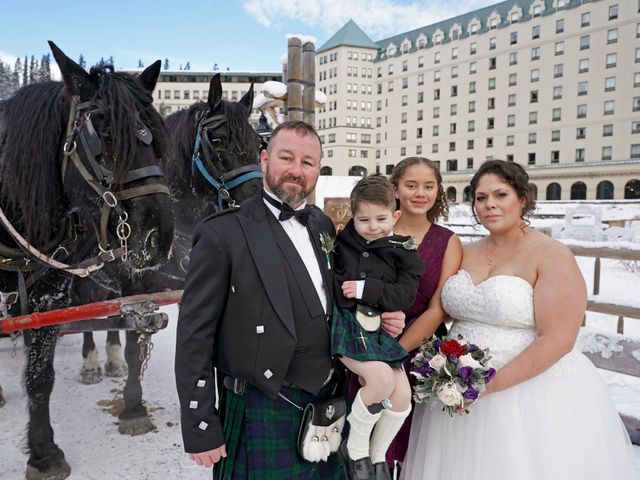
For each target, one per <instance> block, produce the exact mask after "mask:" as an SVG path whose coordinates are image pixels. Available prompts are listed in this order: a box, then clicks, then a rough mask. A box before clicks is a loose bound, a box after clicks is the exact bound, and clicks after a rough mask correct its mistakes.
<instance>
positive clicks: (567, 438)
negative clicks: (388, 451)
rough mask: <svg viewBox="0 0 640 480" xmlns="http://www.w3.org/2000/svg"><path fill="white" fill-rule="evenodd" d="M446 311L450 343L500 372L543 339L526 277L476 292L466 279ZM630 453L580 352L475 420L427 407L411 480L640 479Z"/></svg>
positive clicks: (450, 285) (417, 425) (494, 398)
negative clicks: (467, 345)
mask: <svg viewBox="0 0 640 480" xmlns="http://www.w3.org/2000/svg"><path fill="white" fill-rule="evenodd" d="M442 305H443V307H444V309H445V310H446V311H447V313H448V314H449V315H450V316H451V318H453V319H455V320H454V322H453V326H452V329H451V331H450V333H449V336H450V337H451V338H455V337H456V335H458V334H462V336H463V337H464V338H465V340H467V341H469V342H471V343H475V344H477V345H478V346H480V348H486V347H488V348H489V349H490V353H491V355H492V357H493V359H492V361H493V366H494V367H495V368H496V369H497V370H499V369H500V368H501V367H502V366H504V365H505V364H506V363H507V362H509V361H510V360H511V359H512V358H514V357H515V356H516V355H517V354H518V353H519V352H520V351H522V350H523V349H524V348H525V347H526V346H527V345H528V344H529V343H531V341H532V340H533V339H534V338H535V337H536V330H535V321H534V315H533V288H532V287H531V285H530V284H529V283H528V282H527V281H525V280H524V279H522V278H520V277H515V276H507V275H499V276H495V277H490V278H488V279H487V280H485V281H483V282H481V283H480V284H478V285H474V284H473V281H472V279H471V277H470V276H469V274H468V273H467V272H465V271H464V270H461V271H459V272H458V273H457V274H456V275H454V276H452V277H451V278H449V280H447V282H446V283H445V285H444V288H443V291H442ZM558 321H562V319H560V318H559V319H558ZM630 445H631V444H630V442H629V437H628V435H627V433H626V431H625V430H624V426H623V424H622V421H621V420H620V417H619V416H618V414H617V412H616V410H615V408H614V405H613V402H612V400H611V397H610V395H609V392H608V390H607V387H606V385H605V383H604V382H603V381H602V379H601V378H600V376H599V374H598V372H597V370H596V369H595V367H594V366H593V364H592V363H591V362H590V361H589V359H588V358H587V357H585V356H584V355H583V354H582V353H580V352H579V351H578V350H573V351H572V352H570V353H568V354H567V355H565V356H564V357H563V358H561V359H560V360H559V361H558V362H557V363H556V364H555V365H554V366H553V367H551V368H550V369H549V370H547V371H545V372H544V373H542V374H540V375H538V376H536V377H534V378H532V379H530V380H528V381H526V382H523V383H521V384H518V385H515V386H513V387H511V388H508V389H506V390H503V391H501V392H497V393H493V394H490V395H487V396H486V397H483V398H481V399H479V400H478V401H477V402H476V403H475V404H474V405H472V407H471V413H470V414H469V415H463V416H455V417H453V418H451V417H449V415H447V414H446V413H445V412H443V411H442V410H441V409H440V408H439V407H433V408H432V407H431V406H429V405H424V404H418V405H417V406H416V408H415V412H414V416H413V423H412V424H411V438H410V440H409V450H408V452H407V457H406V459H405V460H406V462H405V465H404V468H403V472H402V477H401V478H404V480H431V479H433V480H454V479H455V480H458V479H460V478H473V479H477V480H592V479H593V480H596V479H597V480H609V479H611V480H623V479H625V480H627V479H628V480H631V479H640V475H639V473H638V472H637V471H636V470H635V467H634V466H633V452H632V449H631V447H630Z"/></svg>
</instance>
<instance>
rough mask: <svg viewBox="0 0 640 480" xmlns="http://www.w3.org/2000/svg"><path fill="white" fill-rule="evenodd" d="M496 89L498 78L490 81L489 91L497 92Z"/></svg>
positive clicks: (492, 78)
mask: <svg viewBox="0 0 640 480" xmlns="http://www.w3.org/2000/svg"><path fill="white" fill-rule="evenodd" d="M495 89H496V77H491V78H490V79H489V90H495Z"/></svg>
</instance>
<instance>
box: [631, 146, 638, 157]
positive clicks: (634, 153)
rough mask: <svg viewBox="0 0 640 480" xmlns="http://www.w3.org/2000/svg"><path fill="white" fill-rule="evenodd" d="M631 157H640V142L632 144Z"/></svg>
mask: <svg viewBox="0 0 640 480" xmlns="http://www.w3.org/2000/svg"><path fill="white" fill-rule="evenodd" d="M631 158H640V143H635V144H633V145H631Z"/></svg>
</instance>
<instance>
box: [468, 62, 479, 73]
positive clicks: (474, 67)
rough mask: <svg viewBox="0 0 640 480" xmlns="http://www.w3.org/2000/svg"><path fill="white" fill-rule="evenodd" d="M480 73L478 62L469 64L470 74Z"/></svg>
mask: <svg viewBox="0 0 640 480" xmlns="http://www.w3.org/2000/svg"><path fill="white" fill-rule="evenodd" d="M477 71H478V63H477V62H471V63H470V64H469V73H476V72H477Z"/></svg>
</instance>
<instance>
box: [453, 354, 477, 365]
mask: <svg viewBox="0 0 640 480" xmlns="http://www.w3.org/2000/svg"><path fill="white" fill-rule="evenodd" d="M458 361H459V363H458V368H462V367H471V368H481V367H482V365H480V362H478V361H477V360H476V359H474V358H473V357H472V356H471V354H470V353H467V354H465V355H462V356H461V357H460V358H459V359H458Z"/></svg>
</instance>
